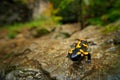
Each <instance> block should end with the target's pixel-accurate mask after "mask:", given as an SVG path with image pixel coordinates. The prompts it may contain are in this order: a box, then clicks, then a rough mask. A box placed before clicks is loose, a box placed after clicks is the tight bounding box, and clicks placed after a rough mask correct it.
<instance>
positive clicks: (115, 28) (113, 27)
mask: <svg viewBox="0 0 120 80" xmlns="http://www.w3.org/2000/svg"><path fill="white" fill-rule="evenodd" d="M118 29H119V27H118V26H110V25H107V26H105V28H104V29H103V30H102V33H103V34H107V33H110V32H114V31H117V30H118Z"/></svg>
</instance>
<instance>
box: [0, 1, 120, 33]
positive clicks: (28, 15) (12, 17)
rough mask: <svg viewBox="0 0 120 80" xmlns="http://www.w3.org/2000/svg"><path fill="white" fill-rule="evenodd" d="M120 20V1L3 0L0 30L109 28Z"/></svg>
mask: <svg viewBox="0 0 120 80" xmlns="http://www.w3.org/2000/svg"><path fill="white" fill-rule="evenodd" d="M119 18H120V0H1V2H0V29H1V30H2V29H3V28H4V29H7V30H9V31H14V30H20V29H21V28H25V27H44V28H45V27H50V28H51V27H53V26H57V25H61V24H66V23H80V24H81V26H80V27H81V28H82V29H83V28H85V27H86V26H87V25H91V24H92V25H107V24H109V23H112V22H115V21H117V20H118V19H119Z"/></svg>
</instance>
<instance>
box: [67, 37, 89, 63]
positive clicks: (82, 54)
mask: <svg viewBox="0 0 120 80" xmlns="http://www.w3.org/2000/svg"><path fill="white" fill-rule="evenodd" d="M88 43H89V42H88V41H87V40H84V39H77V42H76V43H73V45H72V47H71V48H70V49H69V51H68V55H67V57H68V58H69V59H71V60H72V61H80V62H81V61H82V60H83V59H84V58H86V62H88V63H90V62H91V54H90V53H89V52H88Z"/></svg>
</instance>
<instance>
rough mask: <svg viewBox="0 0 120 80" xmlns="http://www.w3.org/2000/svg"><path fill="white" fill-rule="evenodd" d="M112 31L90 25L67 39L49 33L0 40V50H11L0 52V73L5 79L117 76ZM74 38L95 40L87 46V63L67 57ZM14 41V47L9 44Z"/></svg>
mask: <svg viewBox="0 0 120 80" xmlns="http://www.w3.org/2000/svg"><path fill="white" fill-rule="evenodd" d="M115 35H116V34H112V33H111V36H110V34H108V35H103V34H102V33H101V28H99V27H95V26H89V27H87V28H85V29H84V30H82V31H78V32H76V33H74V34H73V35H72V36H71V37H69V38H66V39H55V38H52V37H53V36H52V34H49V35H46V36H43V37H40V38H37V39H31V40H28V39H26V38H25V39H24V38H23V40H21V41H19V44H18V42H16V41H18V40H17V39H14V40H13V41H8V42H7V43H5V42H6V41H0V44H1V45H2V46H3V45H4V48H1V50H2V51H1V53H2V52H3V51H4V52H6V51H7V50H10V51H9V52H7V53H5V54H7V55H8V56H7V57H6V56H5V55H4V54H1V55H2V56H3V57H5V58H3V59H1V60H0V61H1V65H2V67H1V70H4V71H1V76H0V77H1V78H4V79H6V80H114V79H115V80H120V67H119V64H120V61H119V58H120V45H119V44H118V45H115V44H114V42H113V41H112V42H111V39H112V40H113V39H117V38H115V37H114V36H115ZM76 38H85V39H87V40H88V41H93V42H95V43H96V45H91V46H90V52H91V54H92V62H91V63H90V64H88V63H86V62H85V61H82V63H81V64H80V63H74V62H72V61H70V60H69V59H68V58H66V55H67V51H68V49H69V48H70V45H71V44H72V43H73V42H74V40H75V39H76ZM15 42H16V43H15ZM23 42H24V44H23ZM13 43H15V44H16V46H15V47H14V46H13V47H11V46H10V44H12V45H13ZM6 46H7V47H6ZM3 66H4V68H3ZM11 66H14V67H12V68H11ZM2 68H3V69H2ZM4 79H3V80H4Z"/></svg>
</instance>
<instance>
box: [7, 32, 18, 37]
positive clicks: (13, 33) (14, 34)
mask: <svg viewBox="0 0 120 80" xmlns="http://www.w3.org/2000/svg"><path fill="white" fill-rule="evenodd" d="M16 35H17V33H15V32H11V33H8V35H7V37H8V38H9V39H13V38H15V37H16Z"/></svg>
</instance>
